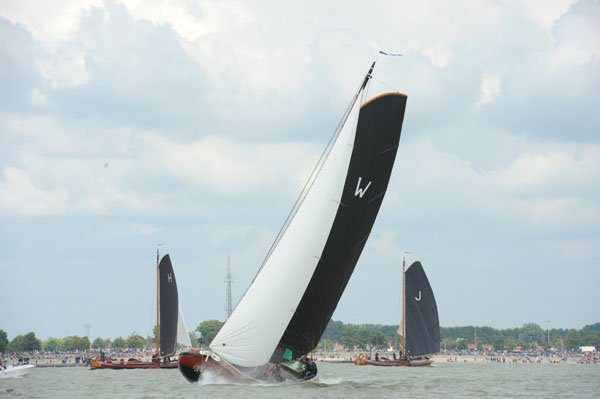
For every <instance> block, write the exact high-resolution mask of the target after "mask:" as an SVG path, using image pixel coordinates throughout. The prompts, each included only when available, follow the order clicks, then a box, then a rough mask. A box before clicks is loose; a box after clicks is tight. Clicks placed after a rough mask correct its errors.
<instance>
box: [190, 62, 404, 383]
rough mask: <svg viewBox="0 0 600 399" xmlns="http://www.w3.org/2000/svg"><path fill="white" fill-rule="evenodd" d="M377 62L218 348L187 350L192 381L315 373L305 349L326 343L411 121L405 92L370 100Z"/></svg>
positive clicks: (218, 337)
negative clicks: (326, 333)
mask: <svg viewBox="0 0 600 399" xmlns="http://www.w3.org/2000/svg"><path fill="white" fill-rule="evenodd" d="M374 66H375V63H373V64H372V65H371V68H370V69H369V71H368V73H367V75H366V76H365V77H364V79H363V80H362V82H361V85H360V86H359V89H358V91H357V92H356V93H355V95H354V97H353V98H352V101H351V103H350V106H349V107H348V109H347V110H346V112H345V114H344V116H343V118H342V121H341V122H340V124H339V127H338V129H337V130H336V132H335V134H334V136H333V137H332V139H331V140H330V142H329V143H328V145H327V147H326V150H325V151H324V153H323V155H322V157H321V159H320V160H319V162H318V163H317V166H316V167H315V169H314V171H313V174H312V175H311V177H310V178H309V180H308V182H307V184H306V186H305V188H304V190H303V191H302V193H301V195H300V197H299V199H298V201H297V202H296V205H295V206H294V209H293V210H292V212H291V213H290V216H289V217H288V220H287V221H286V223H284V227H283V228H282V232H281V234H280V235H279V236H278V237H277V239H276V240H275V243H274V245H273V247H272V248H271V250H270V251H269V253H268V254H267V256H266V258H265V261H264V262H263V265H262V267H261V268H260V270H259V272H258V274H257V275H256V276H255V278H254V280H253V281H252V284H251V285H250V287H249V288H248V290H247V291H246V293H245V295H244V296H243V297H242V299H241V300H240V302H239V304H238V305H237V307H236V308H235V310H234V311H233V313H232V314H231V316H230V317H229V318H228V319H227V321H226V322H225V324H224V325H223V327H222V328H221V330H220V331H219V332H218V334H217V335H216V336H215V338H214V339H213V340H212V342H211V343H210V345H209V348H210V350H209V351H206V352H203V351H200V350H192V351H188V352H185V353H182V354H181V355H180V357H179V369H180V371H181V372H182V374H183V375H184V376H185V377H186V378H187V379H188V380H189V381H190V382H193V381H197V380H198V379H200V378H202V376H203V374H204V373H207V372H212V373H213V374H214V375H218V376H220V377H222V378H224V379H226V380H227V381H235V382H243V383H245V382H256V381H271V382H277V381H282V380H292V381H293V380H296V381H297V380H302V379H309V378H313V377H314V375H315V374H316V366H314V364H313V363H311V362H310V361H307V360H306V358H305V355H307V354H308V353H309V352H311V351H312V350H313V349H315V348H316V346H317V344H318V343H319V340H320V339H321V336H322V335H323V332H324V331H325V327H326V326H327V323H328V322H329V320H330V319H331V315H332V314H333V312H334V310H335V308H336V306H337V304H338V301H339V299H340V297H341V295H342V293H343V292H344V289H345V287H346V284H347V283H348V280H349V279H350V276H351V275H352V272H353V270H354V267H355V265H356V263H357V262H358V259H359V257H360V254H361V252H362V249H363V247H364V246H365V244H366V242H367V239H368V237H369V233H370V232H371V229H372V227H373V223H374V222H375V218H376V217H377V213H378V212H379V208H380V206H381V203H382V201H383V197H384V195H385V192H386V189H387V186H388V182H389V179H390V174H391V172H392V167H393V165H394V160H395V157H396V151H397V149H398V143H399V140H400V132H401V130H402V122H403V119H404V111H405V107H406V99H407V97H406V95H404V94H401V93H386V94H382V95H380V96H377V97H374V98H371V99H369V100H368V101H365V100H366V91H367V90H366V88H367V85H368V83H369V81H370V79H371V74H372V72H373V68H374Z"/></svg>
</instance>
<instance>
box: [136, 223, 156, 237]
mask: <svg viewBox="0 0 600 399" xmlns="http://www.w3.org/2000/svg"><path fill="white" fill-rule="evenodd" d="M131 227H132V229H133V230H134V231H135V232H136V233H138V234H141V235H144V236H149V235H152V234H155V233H159V232H161V231H162V230H163V228H162V227H156V226H153V225H151V224H147V223H134V224H132V225H131Z"/></svg>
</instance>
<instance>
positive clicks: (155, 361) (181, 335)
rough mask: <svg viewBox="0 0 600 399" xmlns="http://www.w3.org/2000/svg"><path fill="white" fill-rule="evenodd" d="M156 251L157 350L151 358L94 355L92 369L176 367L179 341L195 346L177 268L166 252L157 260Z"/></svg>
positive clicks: (188, 345)
mask: <svg viewBox="0 0 600 399" xmlns="http://www.w3.org/2000/svg"><path fill="white" fill-rule="evenodd" d="M158 258H159V256H158V251H157V253H156V265H157V266H156V279H157V315H156V319H157V329H158V331H157V334H156V353H155V355H154V356H153V358H152V361H150V362H144V361H141V360H139V359H134V358H132V359H129V360H127V361H125V360H122V361H118V362H115V361H112V360H111V359H110V358H103V357H101V358H100V359H92V361H91V363H90V369H91V370H97V369H112V370H126V369H174V368H177V365H178V363H177V360H171V357H172V356H173V355H175V352H176V346H177V342H179V343H180V344H182V345H185V346H187V347H188V348H189V347H191V346H192V344H191V342H190V337H189V335H188V333H187V329H186V327H185V323H184V322H183V317H182V316H181V312H180V311H179V295H178V293H177V282H176V281H175V272H174V271H173V265H172V264H171V258H170V257H169V255H165V256H164V257H163V258H162V259H161V261H160V262H159V261H158Z"/></svg>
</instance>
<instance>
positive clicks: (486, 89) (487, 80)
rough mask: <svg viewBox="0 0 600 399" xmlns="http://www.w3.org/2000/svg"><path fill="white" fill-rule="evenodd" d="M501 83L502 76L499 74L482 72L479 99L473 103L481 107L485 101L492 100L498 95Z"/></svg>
mask: <svg viewBox="0 0 600 399" xmlns="http://www.w3.org/2000/svg"><path fill="white" fill-rule="evenodd" d="M501 83H502V76H500V75H499V74H492V73H484V74H483V77H482V78H481V85H480V87H479V89H480V90H481V95H480V97H479V100H478V101H477V103H476V104H475V105H476V106H477V107H481V106H483V105H485V104H487V103H490V102H492V100H494V98H496V97H498V96H500V92H501V89H500V85H501Z"/></svg>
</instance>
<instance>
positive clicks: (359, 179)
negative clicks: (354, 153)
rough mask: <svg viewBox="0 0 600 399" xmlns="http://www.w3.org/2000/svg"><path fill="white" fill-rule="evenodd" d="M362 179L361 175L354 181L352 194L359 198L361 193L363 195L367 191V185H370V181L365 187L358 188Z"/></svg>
mask: <svg viewBox="0 0 600 399" xmlns="http://www.w3.org/2000/svg"><path fill="white" fill-rule="evenodd" d="M361 180H362V177H360V176H359V177H358V183H356V191H355V192H354V196H355V197H356V196H358V197H360V198H362V197H363V195H365V193H366V192H367V190H368V189H369V187H370V186H371V182H368V183H367V185H366V187H365V188H360V181H361Z"/></svg>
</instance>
